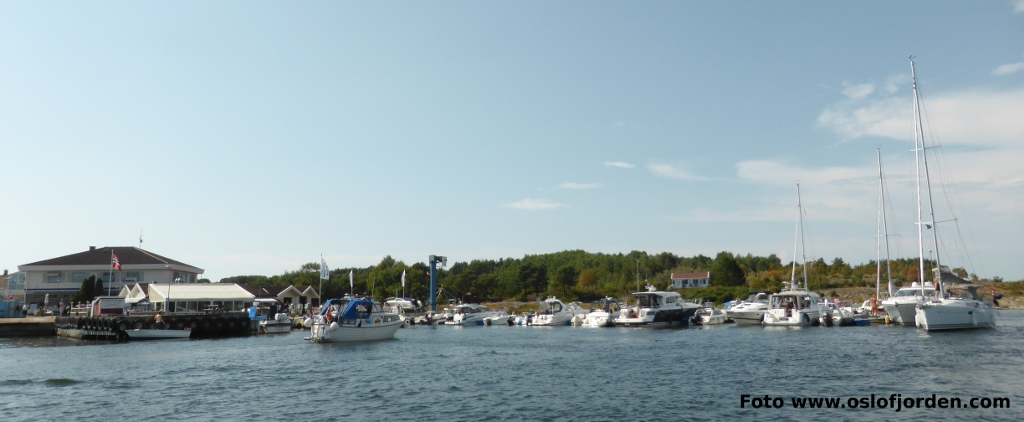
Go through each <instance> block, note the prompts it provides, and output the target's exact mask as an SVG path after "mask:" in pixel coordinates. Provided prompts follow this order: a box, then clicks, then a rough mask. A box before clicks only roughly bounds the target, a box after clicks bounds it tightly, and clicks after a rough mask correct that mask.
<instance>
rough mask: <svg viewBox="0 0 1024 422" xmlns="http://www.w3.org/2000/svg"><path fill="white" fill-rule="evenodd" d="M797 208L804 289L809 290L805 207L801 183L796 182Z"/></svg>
mask: <svg viewBox="0 0 1024 422" xmlns="http://www.w3.org/2000/svg"><path fill="white" fill-rule="evenodd" d="M796 209H797V214H798V216H799V221H800V260H801V264H802V265H803V267H804V290H808V289H809V288H810V286H808V285H807V284H808V278H807V247H806V246H805V245H804V208H803V205H802V203H801V201H800V184H799V183H797V184H796Z"/></svg>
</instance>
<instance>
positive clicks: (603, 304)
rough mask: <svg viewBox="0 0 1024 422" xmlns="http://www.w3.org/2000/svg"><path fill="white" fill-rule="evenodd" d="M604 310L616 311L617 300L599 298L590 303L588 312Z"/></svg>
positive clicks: (617, 308) (617, 306)
mask: <svg viewBox="0 0 1024 422" xmlns="http://www.w3.org/2000/svg"><path fill="white" fill-rule="evenodd" d="M594 311H604V312H618V311H619V302H617V301H614V300H599V301H597V302H593V303H591V304H590V312H594Z"/></svg>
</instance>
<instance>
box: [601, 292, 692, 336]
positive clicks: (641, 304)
mask: <svg viewBox="0 0 1024 422" xmlns="http://www.w3.org/2000/svg"><path fill="white" fill-rule="evenodd" d="M697 309H700V306H699V305H697V304H696V303H690V302H687V301H685V300H683V297H682V296H681V295H680V294H679V293H676V292H663V291H658V290H657V289H655V288H654V286H651V285H647V291H646V292H636V293H633V294H630V295H627V296H626V303H625V306H623V307H622V311H621V312H619V317H618V318H615V319H614V320H613V321H614V322H615V325H617V326H618V325H622V326H627V327H640V326H672V325H682V326H685V325H689V323H690V318H692V317H693V314H694V313H696V312H697Z"/></svg>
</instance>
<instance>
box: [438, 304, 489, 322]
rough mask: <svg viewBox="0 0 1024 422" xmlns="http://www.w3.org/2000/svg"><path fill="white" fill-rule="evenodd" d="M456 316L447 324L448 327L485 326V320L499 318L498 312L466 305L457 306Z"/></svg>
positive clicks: (483, 307)
mask: <svg viewBox="0 0 1024 422" xmlns="http://www.w3.org/2000/svg"><path fill="white" fill-rule="evenodd" d="M454 310H455V314H454V315H452V318H451V319H450V320H448V322H446V323H445V324H448V325H484V319H486V318H491V317H494V316H497V315H498V314H499V313H498V311H492V310H490V308H488V307H486V306H484V305H476V304H464V305H456V306H455V308H454Z"/></svg>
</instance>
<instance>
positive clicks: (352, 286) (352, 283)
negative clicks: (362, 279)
mask: <svg viewBox="0 0 1024 422" xmlns="http://www.w3.org/2000/svg"><path fill="white" fill-rule="evenodd" d="M355 272H356V270H348V287H349V289H355V288H356V283H355V281H352V277H354V276H355Z"/></svg>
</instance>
